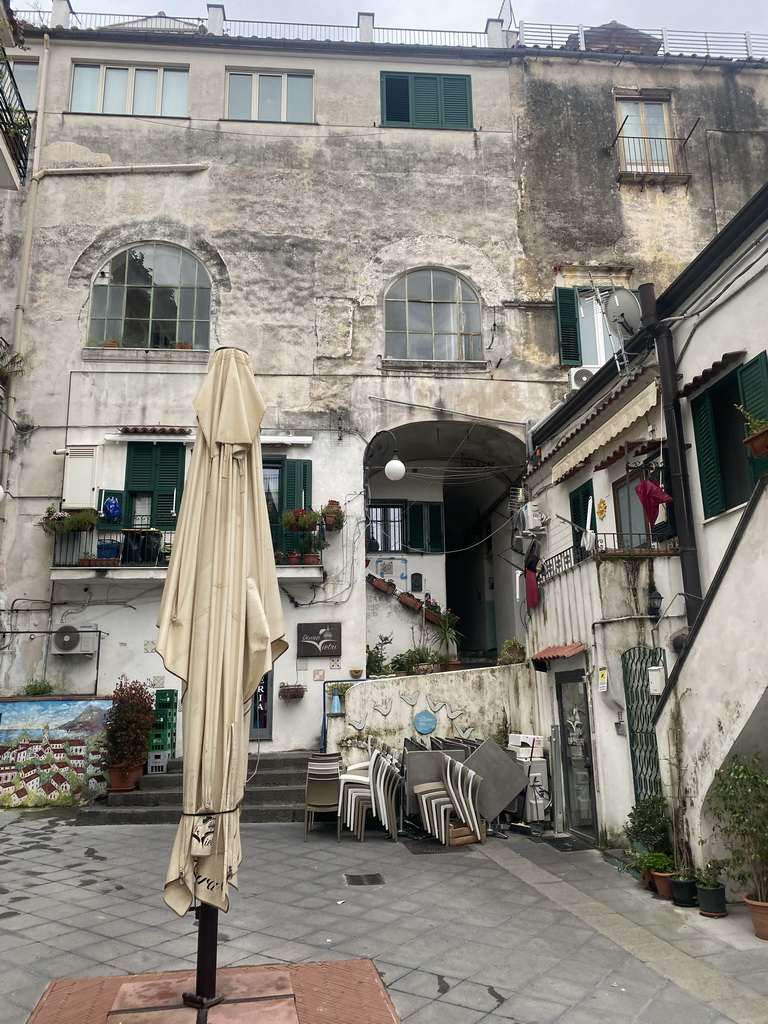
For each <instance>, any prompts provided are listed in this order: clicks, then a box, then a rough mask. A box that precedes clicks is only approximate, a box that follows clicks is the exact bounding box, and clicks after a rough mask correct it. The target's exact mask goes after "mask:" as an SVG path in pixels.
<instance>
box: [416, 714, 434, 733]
mask: <svg viewBox="0 0 768 1024" xmlns="http://www.w3.org/2000/svg"><path fill="white" fill-rule="evenodd" d="M413 725H414V728H415V729H416V732H417V733H419V734H420V735H421V736H428V735H429V734H430V733H431V732H434V731H435V729H436V728H437V719H436V718H435V716H434V715H433V714H432V712H431V711H419V713H418V714H417V715H414V716H413Z"/></svg>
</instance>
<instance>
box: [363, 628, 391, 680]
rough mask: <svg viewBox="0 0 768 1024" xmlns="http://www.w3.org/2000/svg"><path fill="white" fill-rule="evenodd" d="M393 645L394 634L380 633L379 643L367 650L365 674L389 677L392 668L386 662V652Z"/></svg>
mask: <svg viewBox="0 0 768 1024" xmlns="http://www.w3.org/2000/svg"><path fill="white" fill-rule="evenodd" d="M391 643H392V634H391V633H390V635H389V636H385V635H384V634H383V633H379V640H378V643H375V644H374V645H373V647H366V648H365V674H366V675H367V676H386V675H389V672H390V667H389V665H388V664H387V663H386V661H385V660H384V650H385V648H386V647H388V646H389V644H391Z"/></svg>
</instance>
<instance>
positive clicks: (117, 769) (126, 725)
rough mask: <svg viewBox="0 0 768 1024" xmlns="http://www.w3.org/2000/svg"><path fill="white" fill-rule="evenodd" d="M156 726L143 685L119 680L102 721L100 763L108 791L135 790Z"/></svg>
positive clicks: (150, 699)
mask: <svg viewBox="0 0 768 1024" xmlns="http://www.w3.org/2000/svg"><path fill="white" fill-rule="evenodd" d="M154 724H155V696H154V693H153V692H152V690H150V688H149V687H148V686H147V684H146V683H140V682H139V681H138V680H136V679H134V680H133V681H132V682H129V681H128V676H121V677H120V681H119V682H118V684H117V686H116V687H115V690H114V693H113V694H112V707H111V708H110V709H109V711H108V712H107V714H106V716H105V719H104V752H103V760H104V763H105V765H106V768H107V770H108V772H109V790H110V791H113V790H117V791H121V790H128V789H134V788H135V787H136V784H137V783H138V780H139V778H140V776H141V771H142V768H143V766H144V764H145V762H146V760H147V753H148V749H149V734H150V733H151V732H152V727H153V726H154Z"/></svg>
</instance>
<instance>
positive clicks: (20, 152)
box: [0, 46, 32, 181]
mask: <svg viewBox="0 0 768 1024" xmlns="http://www.w3.org/2000/svg"><path fill="white" fill-rule="evenodd" d="M0 135H2V137H3V138H4V139H5V144H6V146H7V147H8V150H9V152H10V154H11V160H13V165H14V167H15V168H16V173H17V174H18V176H19V178H20V179H21V181H24V178H25V176H26V173H27V160H28V159H29V141H30V138H31V136H32V125H31V124H30V121H29V116H28V115H27V112H26V110H25V109H24V101H23V100H22V98H21V94H20V93H19V90H18V87H17V85H16V79H15V78H14V77H13V72H12V71H11V66H10V64H9V63H8V62H7V60H6V58H5V51H4V50H3V48H2V46H0Z"/></svg>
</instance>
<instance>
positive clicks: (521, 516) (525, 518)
mask: <svg viewBox="0 0 768 1024" xmlns="http://www.w3.org/2000/svg"><path fill="white" fill-rule="evenodd" d="M544 526H545V518H544V516H543V515H542V514H541V513H540V512H539V509H538V506H537V505H534V503H533V502H532V501H529V502H526V504H525V505H523V506H522V507H521V508H520V510H519V512H518V513H517V532H518V533H521V534H522V535H523V536H530V535H531V534H533V533H540V532H541V531H542V530H543V529H544Z"/></svg>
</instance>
